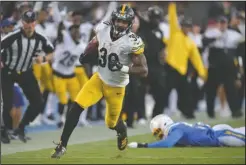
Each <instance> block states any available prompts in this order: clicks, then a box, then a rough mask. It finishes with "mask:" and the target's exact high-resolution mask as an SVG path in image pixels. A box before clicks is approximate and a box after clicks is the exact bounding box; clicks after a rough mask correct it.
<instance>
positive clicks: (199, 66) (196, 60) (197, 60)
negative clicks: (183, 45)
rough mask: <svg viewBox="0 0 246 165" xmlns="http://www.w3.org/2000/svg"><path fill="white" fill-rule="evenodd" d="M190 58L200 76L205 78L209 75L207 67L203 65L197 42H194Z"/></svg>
mask: <svg viewBox="0 0 246 165" xmlns="http://www.w3.org/2000/svg"><path fill="white" fill-rule="evenodd" d="M190 60H191V63H192V64H193V66H194V68H195V69H196V70H197V72H198V74H199V76H201V77H204V78H205V77H206V75H207V74H206V69H205V67H204V65H203V61H202V58H201V55H200V53H199V51H198V48H197V46H196V45H195V44H193V46H192V49H191V53H190Z"/></svg>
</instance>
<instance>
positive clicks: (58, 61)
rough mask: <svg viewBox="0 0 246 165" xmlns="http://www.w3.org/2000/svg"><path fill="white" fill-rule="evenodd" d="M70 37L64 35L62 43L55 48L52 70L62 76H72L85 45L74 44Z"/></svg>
mask: <svg viewBox="0 0 246 165" xmlns="http://www.w3.org/2000/svg"><path fill="white" fill-rule="evenodd" d="M69 37H70V36H66V35H64V42H63V43H61V44H59V45H57V46H56V50H55V52H54V61H53V63H52V68H53V70H54V71H55V72H58V73H59V74H61V75H63V76H71V75H73V74H74V67H75V66H76V62H77V60H78V59H79V56H80V55H81V54H82V53H83V52H84V50H85V47H86V44H84V43H83V42H80V43H78V44H76V43H75V42H74V41H73V40H72V38H71V37H70V38H69Z"/></svg>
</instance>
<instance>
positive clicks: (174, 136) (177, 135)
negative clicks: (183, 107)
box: [148, 129, 183, 148]
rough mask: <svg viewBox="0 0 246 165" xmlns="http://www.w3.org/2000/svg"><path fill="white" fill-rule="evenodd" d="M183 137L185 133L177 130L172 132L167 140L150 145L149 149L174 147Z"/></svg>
mask: <svg viewBox="0 0 246 165" xmlns="http://www.w3.org/2000/svg"><path fill="white" fill-rule="evenodd" d="M182 136H183V131H181V130H179V129H176V130H173V131H172V132H170V134H169V135H168V136H167V138H166V139H163V140H160V141H157V142H154V143H150V144H148V148H169V147H173V146H174V145H175V144H176V143H177V142H178V141H179V140H180V139H181V137H182Z"/></svg>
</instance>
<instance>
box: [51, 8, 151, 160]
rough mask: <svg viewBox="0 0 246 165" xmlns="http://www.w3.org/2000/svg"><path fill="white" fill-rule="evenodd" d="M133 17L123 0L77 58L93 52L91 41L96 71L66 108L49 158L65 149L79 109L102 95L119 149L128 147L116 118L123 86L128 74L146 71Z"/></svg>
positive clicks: (81, 59)
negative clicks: (55, 145) (60, 128)
mask: <svg viewBox="0 0 246 165" xmlns="http://www.w3.org/2000/svg"><path fill="white" fill-rule="evenodd" d="M133 19H134V11H133V10H132V9H131V8H130V7H129V6H128V5H126V4H123V5H120V6H119V7H118V8H117V9H116V11H114V12H112V17H111V20H110V22H102V23H100V24H99V25H98V26H97V27H96V28H95V34H96V36H95V37H94V38H93V40H92V41H91V42H90V43H89V45H88V46H87V48H86V50H85V52H84V54H82V55H81V57H80V61H81V63H87V62H89V60H88V59H90V58H91V57H92V55H89V54H90V53H88V51H89V48H90V47H93V46H92V43H93V42H94V44H96V46H95V47H97V50H98V72H96V73H95V74H94V75H93V76H92V77H91V78H90V80H89V81H88V82H87V83H86V84H85V85H84V87H83V88H82V90H81V91H80V92H79V94H78V95H77V98H76V100H75V103H74V104H73V105H72V107H71V109H70V111H69V112H68V116H67V119H66V122H65V126H64V129H63V132H62V135H61V138H60V143H59V144H58V145H57V147H56V148H55V150H54V152H53V154H52V155H51V158H60V157H61V156H62V155H63V154H64V153H65V152H66V147H67V143H68V139H69V137H70V135H71V134H72V132H73V130H74V128H75V127H76V125H77V123H78V121H79V116H80V114H81V112H82V111H83V110H84V109H86V108H87V107H89V106H91V105H93V104H95V103H97V102H98V101H99V100H100V99H101V98H102V97H104V98H105V100H106V114H105V122H106V125H107V127H108V128H110V129H112V130H115V131H116V132H117V136H118V140H117V141H118V149H119V150H124V149H125V148H126V147H127V143H128V140H127V128H126V125H125V123H124V122H123V121H122V120H121V119H120V118H119V116H120V113H121V109H122V104H123V99H124V95H125V86H126V85H127V84H128V83H129V74H137V75H139V76H143V77H146V76H147V74H148V68H147V64H146V58H145V56H144V54H143V52H144V44H143V42H142V39H141V38H140V37H138V36H137V35H136V34H134V33H132V32H131V26H132V23H133ZM95 47H94V49H95ZM91 49H93V48H91Z"/></svg>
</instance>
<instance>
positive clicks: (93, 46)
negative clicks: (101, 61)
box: [84, 38, 98, 56]
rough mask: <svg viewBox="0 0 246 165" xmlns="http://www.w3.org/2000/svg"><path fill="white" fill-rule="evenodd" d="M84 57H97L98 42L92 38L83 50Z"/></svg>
mask: <svg viewBox="0 0 246 165" xmlns="http://www.w3.org/2000/svg"><path fill="white" fill-rule="evenodd" d="M84 53H85V55H89V56H91V55H92V56H97V55H98V41H97V40H96V39H95V38H93V39H92V40H91V41H90V42H89V43H88V45H87V47H86V48H85V52H84Z"/></svg>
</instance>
